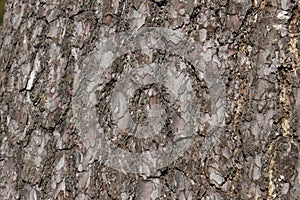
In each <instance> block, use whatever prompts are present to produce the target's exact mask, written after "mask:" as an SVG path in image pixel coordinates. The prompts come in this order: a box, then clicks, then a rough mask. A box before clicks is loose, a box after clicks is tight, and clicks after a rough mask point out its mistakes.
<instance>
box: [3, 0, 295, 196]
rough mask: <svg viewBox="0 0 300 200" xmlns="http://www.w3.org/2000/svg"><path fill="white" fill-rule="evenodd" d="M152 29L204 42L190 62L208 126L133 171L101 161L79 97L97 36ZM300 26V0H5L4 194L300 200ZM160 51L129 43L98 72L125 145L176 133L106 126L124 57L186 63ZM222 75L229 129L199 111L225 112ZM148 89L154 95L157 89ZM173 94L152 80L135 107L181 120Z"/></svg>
mask: <svg viewBox="0 0 300 200" xmlns="http://www.w3.org/2000/svg"><path fill="white" fill-rule="evenodd" d="M145 27H164V28H169V29H172V30H179V31H181V32H183V33H184V35H185V36H186V37H187V38H189V41H190V42H191V43H194V44H196V43H197V44H198V45H200V46H201V49H200V50H199V51H200V52H201V53H200V54H199V55H197V56H199V60H201V62H200V63H198V65H199V66H197V65H196V66H188V67H187V69H188V70H190V71H188V73H189V74H190V79H191V80H193V83H192V84H193V88H194V89H195V90H196V91H197V93H198V94H199V95H198V96H197V95H196V96H197V98H198V99H197V100H199V102H197V103H199V104H198V105H199V113H197V114H198V116H199V119H200V122H199V124H198V128H199V130H198V131H199V133H197V134H196V137H195V138H194V143H193V145H191V146H190V147H189V149H188V150H186V151H185V153H184V154H183V155H181V156H180V157H179V158H178V159H176V160H175V161H174V162H172V163H170V164H169V165H168V166H166V167H164V168H162V169H157V170H154V171H152V172H149V173H140V174H139V173H126V172H122V170H121V169H120V170H117V169H114V168H111V167H109V166H107V165H106V164H105V162H103V161H102V160H101V159H100V158H99V156H98V154H99V149H101V148H100V146H99V143H97V141H98V140H99V138H100V137H102V136H100V135H97V134H94V135H89V134H85V132H84V131H82V130H80V129H78V127H77V124H76V120H75V116H74V115H75V114H74V108H72V102H73V98H74V96H75V95H76V92H77V88H76V87H78V88H79V89H78V90H80V86H78V85H80V83H81V82H80V81H79V82H78V80H77V79H76V77H77V75H78V74H79V73H80V72H83V71H85V70H86V73H89V72H88V70H87V69H83V66H86V65H85V64H84V62H85V58H86V57H87V56H89V55H90V52H93V51H94V49H96V48H97V44H98V43H99V42H100V41H102V40H103V39H104V38H108V37H109V36H110V35H111V34H113V33H120V32H122V31H135V30H139V29H143V28H145ZM299 29H300V1H298V2H297V1H293V0H265V1H262V0H251V1H250V0H228V1H216V0H201V1H200V0H199V1H192V0H172V1H169V0H143V1H140V0H120V1H117V0H95V1H81V0H80V1H61V0H51V1H50V0H26V1H25V0H23V1H22V0H8V1H7V3H6V13H5V16H4V23H3V27H2V29H1V35H0V45H1V51H0V62H1V68H0V132H1V134H0V152H1V154H0V169H1V172H0V199H61V200H62V199H65V200H66V199H300V161H299V160H300V159H299V153H300V149H299V148H300V145H299V141H300V139H299V136H300V125H299V124H300V122H299V117H300V83H299V81H300V67H299V64H300V58H299V50H298V49H299V45H300V42H299V39H300V35H299V31H300V30H299ZM152 56H153V58H152V60H151V59H150V60H149V59H147V58H144V54H143V52H131V53H129V54H128V55H126V56H124V57H121V58H119V59H118V60H117V61H114V62H113V63H112V64H111V66H108V67H107V68H103V69H102V68H100V73H101V74H102V78H103V85H104V86H103V85H102V87H101V90H98V91H97V93H96V94H97V98H96V99H97V105H96V107H97V109H98V111H97V113H98V115H97V116H98V117H99V123H100V124H101V126H103V127H104V132H103V134H106V135H107V137H108V138H110V139H111V140H112V141H113V142H114V144H115V145H117V146H118V147H120V148H123V149H125V150H127V151H134V152H142V151H144V150H145V149H151V148H154V146H155V145H157V146H159V145H163V144H164V143H168V142H170V140H172V131H171V132H170V133H168V131H170V130H169V129H172V127H170V126H168V125H166V126H164V127H163V129H162V131H161V132H162V133H161V134H164V137H162V136H161V135H160V134H158V135H156V137H155V138H154V139H153V140H152V139H151V140H145V141H144V140H142V139H136V138H132V137H131V138H129V139H128V140H127V139H124V138H122V137H123V136H122V137H121V139H120V138H118V139H117V140H114V135H113V133H112V132H111V131H110V128H111V126H112V124H113V122H112V121H111V119H110V116H111V115H112V114H111V112H112V111H111V110H110V109H109V106H107V105H106V104H107V102H108V101H113V99H112V97H111V95H112V92H111V87H116V85H115V84H117V83H118V84H121V83H120V80H121V79H122V77H123V76H122V75H123V74H125V72H126V70H127V69H128V67H126V66H127V65H130V66H131V68H132V69H135V68H134V66H138V65H139V64H141V63H139V62H146V63H148V64H149V63H151V62H152V61H153V62H154V61H157V60H164V59H165V60H168V59H169V60H172V59H173V60H174V62H175V63H176V62H178V63H180V61H179V60H176V59H179V58H178V57H176V56H174V55H172V54H169V53H168V52H154V53H153V55H152ZM174 57H175V58H174ZM139 60H143V61H139ZM145 60H146V61H145ZM181 61H182V60H181ZM104 62H106V61H105V60H104ZM157 62H158V63H159V62H160V61H157ZM182 62H184V61H182ZM186 65H188V64H186ZM200 65H201V66H202V65H205V66H206V74H204V75H205V76H204V77H202V78H199V77H201V70H200V69H201V66H200ZM124 66H125V67H124ZM132 66H133V67H132ZM136 68H138V67H136ZM101 70H102V71H101ZM105 70H106V71H105ZM216 71H218V73H219V74H220V77H221V78H220V80H222V81H223V83H224V86H225V94H226V95H224V96H223V97H222V107H223V108H224V110H223V113H224V120H223V121H222V123H223V126H222V128H217V129H214V127H218V126H217V124H216V123H220V122H218V121H209V120H208V122H205V123H204V122H203V121H201V120H202V119H204V118H205V116H206V114H205V113H208V115H209V114H210V115H211V116H214V115H215V114H216V113H214V112H215V111H214V110H211V109H210V108H211V107H213V106H214V104H216V102H217V100H216V99H215V97H213V96H211V94H210V90H209V89H210V86H209V84H210V83H209V81H206V78H207V77H208V76H209V74H210V73H215V72H216ZM104 76H105V77H104ZM193 77H194V79H193ZM101 80H102V79H101ZM91 82H92V81H91ZM123 84H124V83H123ZM125 85H126V84H125ZM207 85H208V86H207ZM84 87H85V86H84ZM118 87H122V84H121V86H118ZM197 88H198V89H197ZM150 89H152V90H154V92H155V95H156V94H157V96H155V95H154V96H153V95H152V96H151V95H150V96H151V98H150V97H149V96H147V93H149V92H150ZM82 90H83V89H82ZM165 90H166V89H165V88H164V87H162V86H160V85H155V84H154V85H146V86H145V87H144V88H142V89H140V90H136V91H135V93H134V97H133V98H132V99H131V100H130V101H129V102H125V103H128V105H129V110H130V113H131V114H132V113H133V114H132V118H133V120H135V121H136V123H142V122H140V121H143V120H145V119H144V118H147V116H144V115H143V113H144V111H143V109H145V108H147V107H145V106H144V105H145V104H151V101H152V100H153V101H162V105H165V106H166V109H165V112H166V113H167V114H168V116H172V111H171V110H172V109H174V110H176V109H178V108H176V105H174V107H172V106H173V105H171V104H170V105H169V103H170V101H171V103H172V102H174V101H175V100H172V98H171V100H170V99H169V101H168V100H161V99H164V97H166V96H168V92H166V91H165ZM152 92H153V91H152ZM152 92H151V93H152ZM202 97H204V98H202ZM149 102H150V103H149ZM83 103H84V102H83ZM121 103H124V102H121ZM121 105H122V104H121ZM168 109H169V110H168ZM174 113H175V111H174ZM174 113H173V114H174ZM174 115H175V114H174ZM77 117H78V116H77ZM138 121H139V122H138ZM167 121H168V120H167ZM214 123H215V124H214ZM124 137H125V136H124ZM133 144H134V145H133ZM100 153H101V152H100Z"/></svg>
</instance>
